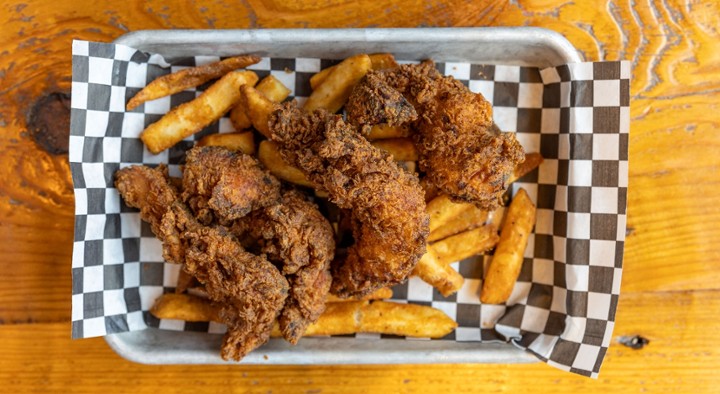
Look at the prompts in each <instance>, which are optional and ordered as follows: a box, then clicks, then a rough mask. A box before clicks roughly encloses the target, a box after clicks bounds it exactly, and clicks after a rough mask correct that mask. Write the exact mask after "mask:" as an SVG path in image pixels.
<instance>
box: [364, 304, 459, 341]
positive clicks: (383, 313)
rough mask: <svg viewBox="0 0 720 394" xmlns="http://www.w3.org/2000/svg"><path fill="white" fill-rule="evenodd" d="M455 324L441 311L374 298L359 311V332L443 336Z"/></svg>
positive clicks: (450, 330)
mask: <svg viewBox="0 0 720 394" xmlns="http://www.w3.org/2000/svg"><path fill="white" fill-rule="evenodd" d="M456 327H457V323H455V321H453V320H452V319H451V318H449V317H448V316H447V315H446V314H445V313H444V312H443V311H441V310H439V309H435V308H432V307H429V306H423V305H414V304H399V303H394V302H385V301H375V302H372V303H370V304H366V305H364V306H363V307H362V310H361V312H360V330H359V332H376V333H381V334H394V335H401V336H406V337H418V338H442V337H444V336H445V335H447V334H449V333H451V332H452V331H453V330H454V329H455V328H456Z"/></svg>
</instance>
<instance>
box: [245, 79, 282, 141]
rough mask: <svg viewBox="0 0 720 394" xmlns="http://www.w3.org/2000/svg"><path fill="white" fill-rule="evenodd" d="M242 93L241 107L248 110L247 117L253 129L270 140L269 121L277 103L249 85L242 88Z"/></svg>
mask: <svg viewBox="0 0 720 394" xmlns="http://www.w3.org/2000/svg"><path fill="white" fill-rule="evenodd" d="M240 93H241V94H240V96H241V98H240V105H242V106H243V107H245V108H246V111H247V116H248V118H250V121H251V122H252V125H253V127H255V129H256V130H257V131H259V132H260V133H261V134H262V135H264V136H265V137H267V138H270V130H269V127H268V120H269V119H270V114H271V113H272V111H273V108H274V105H275V103H273V102H272V101H270V99H268V98H267V97H265V96H264V95H263V94H261V93H260V92H258V91H257V90H256V89H255V88H253V87H251V86H248V85H245V86H241V87H240Z"/></svg>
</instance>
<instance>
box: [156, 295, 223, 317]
mask: <svg viewBox="0 0 720 394" xmlns="http://www.w3.org/2000/svg"><path fill="white" fill-rule="evenodd" d="M150 313H152V314H153V316H155V317H157V318H158V319H177V320H185V321H216V322H217V321H220V307H219V305H217V304H214V303H213V302H212V301H210V300H208V299H205V298H200V297H195V296H192V295H189V294H172V293H167V294H163V295H162V296H160V298H158V299H157V300H156V301H155V304H154V305H153V306H152V308H150Z"/></svg>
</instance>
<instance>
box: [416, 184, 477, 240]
mask: <svg viewBox="0 0 720 394" xmlns="http://www.w3.org/2000/svg"><path fill="white" fill-rule="evenodd" d="M472 205H473V204H471V203H457V202H453V201H452V200H450V197H449V196H448V195H446V194H441V195H439V196H437V197H435V198H433V199H432V200H430V202H428V203H427V207H426V208H425V211H426V212H427V213H428V215H430V232H431V233H432V232H433V231H435V230H437V229H438V228H440V227H442V226H444V225H446V224H447V223H449V222H450V221H452V220H453V219H455V218H456V217H457V216H458V215H459V214H460V213H461V212H463V211H464V210H465V209H467V208H468V207H470V206H472Z"/></svg>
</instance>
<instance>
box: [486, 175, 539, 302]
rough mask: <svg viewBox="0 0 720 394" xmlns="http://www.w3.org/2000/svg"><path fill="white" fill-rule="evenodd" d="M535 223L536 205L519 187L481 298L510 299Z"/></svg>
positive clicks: (490, 300) (488, 299) (493, 300)
mask: <svg viewBox="0 0 720 394" xmlns="http://www.w3.org/2000/svg"><path fill="white" fill-rule="evenodd" d="M534 225H535V205H533V203H532V201H530V197H528V195H527V192H525V189H520V190H519V191H518V193H517V194H516V195H515V198H513V200H512V203H510V207H509V208H508V209H507V212H506V214H505V224H503V228H502V232H501V233H500V241H499V242H498V245H497V247H496V248H495V254H494V255H493V258H492V261H491V262H490V266H489V268H488V271H487V275H485V280H484V281H483V287H482V292H481V295H480V301H482V302H483V303H486V304H501V303H503V302H505V301H507V300H508V298H510V294H511V293H512V290H513V287H514V286H515V281H516V280H517V278H518V275H520V268H522V262H523V254H524V252H525V248H526V247H527V242H528V237H529V236H530V232H531V231H532V228H533V226H534Z"/></svg>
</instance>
